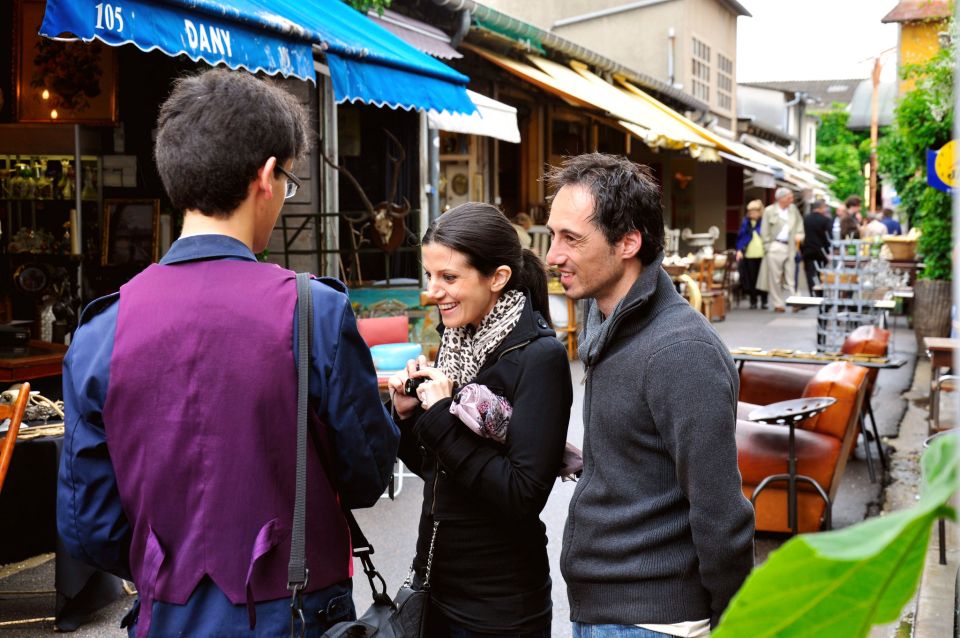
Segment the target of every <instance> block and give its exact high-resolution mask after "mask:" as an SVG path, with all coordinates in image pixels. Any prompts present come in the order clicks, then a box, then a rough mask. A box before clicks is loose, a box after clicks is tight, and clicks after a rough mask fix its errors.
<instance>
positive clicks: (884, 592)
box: [711, 435, 960, 638]
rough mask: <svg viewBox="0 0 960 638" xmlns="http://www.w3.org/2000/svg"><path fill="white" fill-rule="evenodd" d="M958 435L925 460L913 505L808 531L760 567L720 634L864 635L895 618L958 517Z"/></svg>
mask: <svg viewBox="0 0 960 638" xmlns="http://www.w3.org/2000/svg"><path fill="white" fill-rule="evenodd" d="M957 443H958V437H956V436H949V435H948V436H940V437H938V438H937V439H935V440H934V441H933V444H932V445H931V446H930V448H929V449H928V450H927V451H926V452H925V453H924V455H923V457H922V459H921V467H922V471H923V481H922V486H921V495H920V500H919V502H918V503H917V504H916V505H914V506H913V507H911V508H909V509H906V510H901V511H898V512H894V513H892V514H888V515H886V516H880V517H877V518H871V519H869V520H866V521H864V522H862V523H858V524H856V525H853V526H852V527H848V528H846V529H842V530H838V531H833V532H822V533H819V534H802V535H800V536H797V537H794V538H792V539H790V540H789V541H787V543H785V544H784V545H783V547H781V548H780V549H779V550H777V551H775V552H773V553H771V554H770V557H769V558H768V559H767V561H766V563H764V564H763V565H762V566H760V567H758V568H756V569H755V570H754V571H753V573H751V574H750V577H749V578H748V579H747V581H746V582H745V583H744V585H743V587H742V588H741V589H740V591H739V592H738V593H737V595H736V596H735V597H734V598H733V600H732V601H731V603H730V606H729V608H728V609H727V611H726V613H725V614H724V616H723V618H722V619H721V621H720V625H719V626H718V627H717V629H716V631H714V632H713V633H712V634H711V635H712V636H713V638H744V637H747V636H749V637H750V638H773V637H777V638H809V637H810V636H817V637H818V638H833V637H836V638H860V637H864V636H867V635H868V634H869V632H870V628H871V626H873V625H875V624H885V623H890V622H893V621H895V620H897V618H899V616H900V611H901V610H902V609H903V606H904V605H906V604H907V602H908V601H909V600H910V598H911V597H912V596H913V593H914V591H916V588H917V585H918V584H919V582H920V575H921V572H922V571H923V563H924V558H925V555H926V552H927V544H928V542H929V540H930V532H931V529H932V527H933V524H934V522H936V520H937V519H938V518H949V519H951V520H956V511H955V509H954V508H953V507H952V505H951V500H952V498H953V495H954V492H955V490H956V488H957V479H958V471H960V461H958V456H957V454H958V445H957Z"/></svg>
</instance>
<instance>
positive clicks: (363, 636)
mask: <svg viewBox="0 0 960 638" xmlns="http://www.w3.org/2000/svg"><path fill="white" fill-rule="evenodd" d="M352 518H353V517H352V516H351V519H352ZM438 525H439V523H438V522H437V521H434V522H433V535H432V536H431V538H430V551H429V553H428V554H427V569H426V572H425V573H424V578H423V583H422V584H420V585H417V584H415V578H414V570H413V568H412V567H411V569H410V574H409V575H408V576H407V579H406V580H405V581H404V582H403V584H402V585H401V586H400V590H399V591H397V595H396V596H394V597H393V598H392V599H391V598H390V596H389V595H387V591H386V590H387V585H386V583H385V582H384V580H383V577H382V576H381V575H380V574H379V572H377V570H376V568H374V566H373V562H372V561H371V560H370V554H372V553H373V548H372V547H370V545H369V543H366V547H360V548H358V547H356V546H355V547H354V551H353V555H354V556H356V557H358V558H359V559H360V561H361V562H362V563H363V571H364V573H365V574H366V575H367V579H368V580H369V581H370V589H371V590H372V591H373V604H372V605H370V607H369V608H368V609H367V611H366V612H364V614H363V615H362V616H360V618H358V619H357V620H352V621H346V622H341V623H337V624H336V625H334V626H333V627H331V628H330V629H329V630H328V631H327V632H326V633H325V634H323V638H373V637H376V638H423V637H424V636H425V635H426V625H427V613H428V610H429V607H430V568H431V565H432V563H433V546H434V541H435V540H436V538H437V526H438ZM354 526H356V521H355V520H354V521H352V523H351V529H353V528H354ZM359 529H360V528H359V527H356V530H357V531H359ZM360 538H363V533H362V532H361V533H360ZM364 540H366V539H364ZM377 582H379V584H380V585H379V587H378V586H377Z"/></svg>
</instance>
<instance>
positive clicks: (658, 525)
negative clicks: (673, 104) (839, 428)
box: [547, 153, 754, 638]
mask: <svg viewBox="0 0 960 638" xmlns="http://www.w3.org/2000/svg"><path fill="white" fill-rule="evenodd" d="M547 179H548V183H549V184H550V186H551V190H552V191H553V193H554V196H553V202H552V204H551V207H550V219H549V220H548V221H547V226H548V227H549V228H550V232H551V234H552V235H553V242H552V244H551V246H550V251H549V252H548V253H547V263H549V264H550V265H551V266H554V267H556V269H557V270H559V272H560V283H561V284H562V285H563V287H564V290H565V291H566V294H567V296H568V297H571V298H573V299H585V300H587V304H586V308H585V315H586V316H585V322H584V323H585V327H584V330H583V333H582V335H581V340H580V347H579V353H580V359H581V360H582V361H583V363H584V366H585V368H586V373H585V374H586V388H585V390H584V398H583V428H584V439H583V477H582V478H581V479H580V481H579V483H577V489H576V491H575V492H574V494H573V498H572V499H571V501H570V513H569V516H568V518H567V526H566V531H565V533H564V537H563V553H562V555H561V558H560V568H561V570H562V572H563V577H564V580H565V581H566V583H567V592H568V597H569V601H570V618H571V620H572V621H573V635H574V638H615V637H616V638H620V637H622V636H635V637H637V638H646V637H648V636H663V635H666V636H690V637H695V638H700V637H702V636H707V635H709V632H710V627H711V626H712V625H716V624H717V622H718V621H719V619H720V616H721V614H722V613H723V611H724V609H726V607H727V604H728V603H729V602H730V599H731V598H732V597H733V595H734V593H736V591H737V589H738V588H739V587H740V585H741V584H742V582H743V580H744V579H745V578H746V577H747V574H748V573H749V572H750V569H751V567H752V566H753V527H754V525H753V508H752V507H751V506H750V503H749V502H748V501H747V500H746V498H744V496H743V493H742V491H741V481H740V472H739V470H738V467H737V449H736V440H735V438H734V430H735V426H736V412H737V394H738V391H739V377H738V375H737V369H736V366H735V365H734V363H733V360H732V359H731V358H730V354H729V352H728V351H727V348H726V346H724V344H723V342H722V341H721V340H720V338H719V336H717V333H716V332H715V331H714V330H713V328H712V327H711V326H710V324H709V323H708V322H707V320H706V319H705V318H704V317H703V315H701V314H700V313H698V312H697V311H695V310H694V309H693V308H692V307H691V306H690V304H688V303H687V302H686V301H685V300H684V299H683V298H682V297H681V296H680V295H679V294H678V293H677V291H676V289H675V288H674V286H673V282H672V281H671V280H670V276H669V275H668V274H667V273H666V272H665V271H664V270H663V268H661V263H662V262H663V238H664V228H663V208H662V206H661V203H660V187H659V186H658V185H657V183H656V181H655V180H654V179H653V176H652V174H651V172H650V169H649V168H647V167H645V166H641V165H639V164H635V163H633V162H631V161H629V160H628V159H626V158H624V157H619V156H614V155H603V154H600V153H590V154H587V155H580V156H577V157H572V158H569V159H568V160H566V161H565V162H564V163H563V165H562V166H560V167H558V168H556V169H554V170H552V171H551V172H550V174H549V175H548V177H547Z"/></svg>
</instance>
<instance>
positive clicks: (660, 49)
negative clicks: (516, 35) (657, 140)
mask: <svg viewBox="0 0 960 638" xmlns="http://www.w3.org/2000/svg"><path fill="white" fill-rule="evenodd" d="M485 4H488V5H489V6H491V7H494V8H496V9H498V10H500V11H503V12H504V13H507V14H510V15H513V16H515V17H517V18H520V19H522V20H526V21H527V22H530V23H532V24H534V25H536V26H538V27H540V28H542V29H544V30H548V31H551V32H552V33H556V34H557V35H560V36H562V37H564V38H567V39H569V40H571V41H573V42H576V43H578V44H581V45H583V46H585V47H587V48H590V49H593V50H595V51H597V52H598V53H600V54H602V55H605V56H607V57H609V58H611V59H613V60H616V61H617V62H619V63H621V64H623V65H625V66H627V67H630V68H632V69H636V70H637V71H640V72H642V73H645V74H647V75H650V76H652V77H654V78H657V79H660V80H662V81H664V82H666V83H668V84H669V85H671V86H674V87H676V88H678V89H680V90H681V91H683V92H684V93H686V94H687V95H689V96H690V97H692V98H694V99H696V100H699V101H701V102H703V103H705V104H706V105H707V107H708V112H709V115H708V119H707V120H705V121H707V122H708V123H709V121H710V120H712V121H713V127H714V128H716V129H720V130H723V131H727V132H730V133H731V134H732V133H733V132H734V131H735V130H736V115H737V104H736V101H737V96H736V85H737V78H736V54H737V18H739V17H741V16H743V17H749V16H750V13H749V12H748V11H747V10H746V9H745V8H744V7H743V5H741V4H740V3H739V2H736V1H735V0H647V1H645V2H622V1H620V0H554V1H552V2H529V1H528V0H488V1H487V2H486V3H485Z"/></svg>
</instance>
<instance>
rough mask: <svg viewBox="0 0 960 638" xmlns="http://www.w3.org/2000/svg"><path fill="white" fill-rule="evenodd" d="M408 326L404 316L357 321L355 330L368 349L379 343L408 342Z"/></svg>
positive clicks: (407, 320) (408, 321)
mask: <svg viewBox="0 0 960 638" xmlns="http://www.w3.org/2000/svg"><path fill="white" fill-rule="evenodd" d="M409 325H410V320H409V319H408V318H407V317H406V316H405V315H401V316H399V317H370V318H366V319H357V330H359V331H360V336H361V337H363V340H364V341H366V342H367V346H368V347H370V346H376V345H380V344H381V343H406V342H407V341H409V340H410V332H409Z"/></svg>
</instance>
